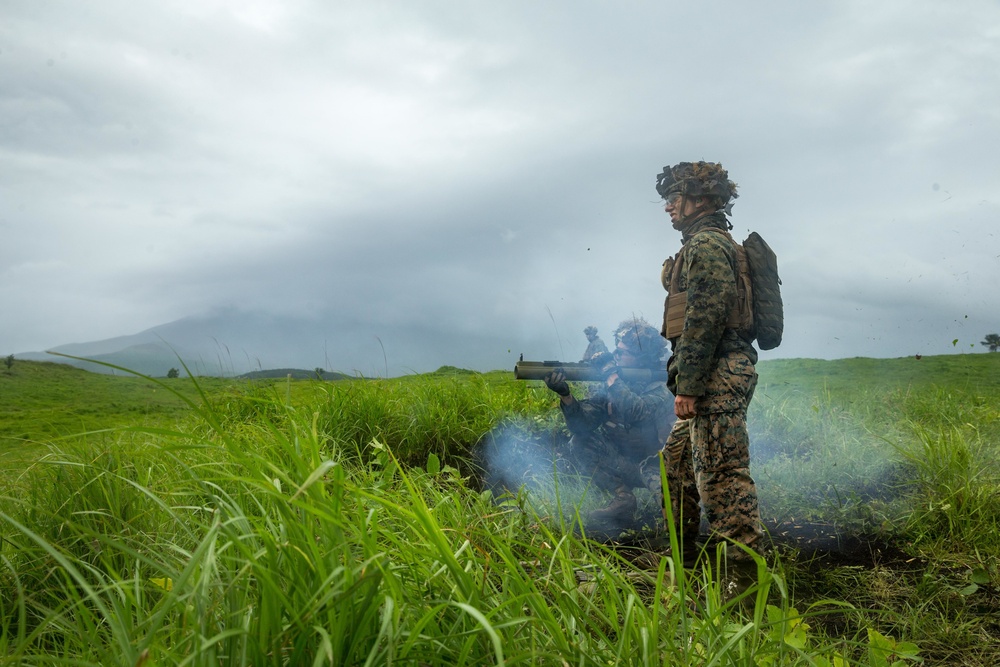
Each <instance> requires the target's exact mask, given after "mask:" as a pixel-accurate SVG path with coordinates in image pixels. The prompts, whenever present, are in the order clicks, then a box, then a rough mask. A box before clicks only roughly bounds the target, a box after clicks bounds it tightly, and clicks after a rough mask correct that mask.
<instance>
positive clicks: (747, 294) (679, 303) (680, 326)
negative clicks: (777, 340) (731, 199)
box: [660, 228, 754, 340]
mask: <svg viewBox="0 0 1000 667" xmlns="http://www.w3.org/2000/svg"><path fill="white" fill-rule="evenodd" d="M709 233H715V234H720V235H722V236H725V237H726V239H728V240H729V243H730V244H731V245H732V246H733V249H734V250H735V252H736V274H735V276H734V277H735V279H736V303H735V304H734V305H733V308H732V310H730V311H729V317H728V318H727V319H726V328H727V329H735V330H736V331H739V332H740V333H743V334H746V335H748V336H749V337H750V339H751V340H752V339H753V338H754V320H753V283H752V281H751V278H750V263H749V261H748V260H747V253H746V250H745V249H744V248H743V246H742V245H740V244H739V243H737V242H736V240H735V239H733V237H732V235H731V234H730V233H729V232H727V231H726V230H724V229H716V228H710V229H703V230H701V231H699V232H698V234H709ZM698 234H696V235H695V236H697V235H698ZM686 247H687V246H682V247H681V249H680V251H678V253H677V254H676V255H674V256H673V257H668V258H667V259H666V260H664V262H663V270H662V271H661V272H660V282H661V283H662V284H663V289H665V290H667V299H666V301H665V302H664V304H663V329H661V330H660V334H661V335H662V336H663V337H664V338H666V339H667V340H673V339H675V338H677V337H679V336H680V335H681V334H682V333H684V316H685V312H686V310H687V290H684V291H681V290H680V277H681V267H682V266H683V261H684V250H685V248H686Z"/></svg>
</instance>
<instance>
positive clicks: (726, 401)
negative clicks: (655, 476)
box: [663, 211, 760, 557]
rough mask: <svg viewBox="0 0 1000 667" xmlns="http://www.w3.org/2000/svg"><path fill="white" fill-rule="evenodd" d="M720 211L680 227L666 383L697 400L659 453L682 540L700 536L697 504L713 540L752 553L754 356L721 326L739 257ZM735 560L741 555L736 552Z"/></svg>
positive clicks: (756, 521)
mask: <svg viewBox="0 0 1000 667" xmlns="http://www.w3.org/2000/svg"><path fill="white" fill-rule="evenodd" d="M728 228H729V222H728V220H727V219H726V216H725V215H724V214H723V213H722V212H721V211H716V212H715V213H711V214H708V215H706V216H704V217H702V218H699V219H697V220H696V221H695V222H693V223H692V224H691V225H690V227H688V228H687V229H684V231H683V238H682V244H683V249H682V250H681V253H680V254H679V256H678V258H677V260H676V261H679V262H681V264H680V268H679V273H678V277H679V281H678V284H677V285H675V286H674V288H675V289H676V290H677V291H686V293H687V303H686V307H685V310H684V329H683V333H682V334H681V335H680V336H677V337H675V338H672V339H671V340H670V344H671V351H672V354H671V357H670V359H669V361H668V362H667V376H668V380H667V384H668V387H669V388H670V390H671V391H672V392H673V393H674V395H686V396H695V397H697V399H696V402H695V408H696V413H697V414H696V416H695V417H693V418H691V419H683V420H678V421H677V422H676V423H675V424H674V427H673V430H672V431H671V433H670V436H669V437H668V438H667V441H666V445H665V446H664V448H663V455H664V459H665V463H666V470H667V482H668V488H669V495H670V508H671V509H672V511H673V514H674V520H675V521H676V525H677V526H678V529H679V530H680V531H682V532H683V533H684V534H685V536H686V537H688V538H689V539H690V538H693V537H694V536H695V535H697V532H698V526H699V523H700V513H699V500H700V502H701V504H702V505H703V507H704V510H705V514H706V518H707V520H708V523H709V526H710V528H711V530H712V531H713V533H714V534H716V535H719V536H722V537H726V538H730V539H732V540H735V541H737V542H741V543H743V544H745V545H747V546H750V547H754V546H755V545H756V544H757V541H758V539H759V538H760V516H759V511H758V507H757V490H756V486H755V484H754V481H753V478H752V477H751V476H750V441H749V436H748V434H747V424H746V411H747V406H748V405H749V403H750V399H751V398H752V397H753V391H754V388H755V387H756V385H757V373H756V371H755V369H754V364H755V363H756V362H757V351H756V350H755V349H754V347H753V345H752V344H751V342H750V341H749V340H747V337H746V336H744V335H742V334H741V333H740V332H737V331H735V330H734V329H731V328H727V326H726V322H727V319H728V316H729V313H730V311H731V310H732V309H733V305H734V303H735V302H736V279H735V274H736V251H735V249H734V247H733V244H732V242H731V241H730V239H729V238H728V236H727V234H726V230H727V229H728ZM734 555H736V556H737V557H738V556H739V554H734Z"/></svg>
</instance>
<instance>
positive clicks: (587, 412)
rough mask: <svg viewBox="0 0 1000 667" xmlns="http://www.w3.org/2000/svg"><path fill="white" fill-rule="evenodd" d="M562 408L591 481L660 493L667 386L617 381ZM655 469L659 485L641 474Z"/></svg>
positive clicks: (668, 419)
mask: <svg viewBox="0 0 1000 667" xmlns="http://www.w3.org/2000/svg"><path fill="white" fill-rule="evenodd" d="M654 331H655V330H654ZM560 407H561V408H562V413H563V416H564V417H565V418H566V426H567V428H569V430H570V433H572V434H573V437H572V446H573V448H574V450H575V452H577V453H578V454H579V455H580V456H579V461H578V465H579V466H580V467H581V470H582V472H584V473H585V474H589V475H591V476H592V479H593V482H594V485H595V486H597V487H599V488H601V489H605V490H608V491H612V490H615V489H617V488H620V487H628V488H630V489H632V488H651V490H653V491H654V492H655V493H660V483H659V459H658V456H657V455H658V454H659V452H660V449H661V447H662V443H663V441H664V439H665V438H666V436H667V434H668V433H669V432H670V426H671V424H672V423H673V420H674V409H673V401H672V399H671V398H670V395H669V394H668V393H667V388H666V385H665V383H664V382H662V381H661V382H649V383H639V384H638V385H633V384H630V383H628V382H625V381H622V380H619V381H618V382H615V383H614V384H612V385H611V386H610V387H602V389H601V390H599V391H598V392H596V393H595V394H594V395H592V396H590V397H588V398H585V399H581V400H575V401H573V402H572V403H569V404H565V403H561V404H560ZM644 461H645V462H646V465H644V466H642V468H643V472H640V466H641V465H642V464H643V462H644ZM651 462H655V463H651ZM653 468H655V469H656V476H655V479H651V478H650V476H649V475H648V474H643V473H644V472H645V471H647V470H651V469H653Z"/></svg>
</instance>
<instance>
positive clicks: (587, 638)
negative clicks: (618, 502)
mask: <svg viewBox="0 0 1000 667" xmlns="http://www.w3.org/2000/svg"><path fill="white" fill-rule="evenodd" d="M373 386H377V385H373ZM311 389H320V391H319V393H318V394H317V396H318V400H317V402H316V403H313V404H310V405H308V406H303V405H301V404H300V405H295V404H294V401H293V400H289V396H290V393H286V394H285V395H284V396H282V395H281V394H280V392H279V393H277V394H275V395H273V396H269V397H268V395H267V394H266V393H265V394H263V395H262V394H261V393H260V392H256V391H254V392H250V393H249V394H248V395H247V396H245V397H244V400H246V401H249V402H251V403H252V404H253V405H254V406H255V411H254V413H253V415H250V416H248V415H247V414H245V413H242V412H240V411H239V410H242V409H243V408H244V407H245V406H240V407H238V409H237V406H236V401H235V400H234V398H233V396H229V395H227V396H222V397H215V398H212V399H210V400H207V401H206V403H204V404H194V405H193V409H194V411H195V412H196V418H195V419H193V420H192V421H191V422H190V423H189V424H187V425H186V427H185V428H180V429H173V430H170V429H160V428H148V427H140V428H135V429H127V430H123V431H121V432H120V433H119V435H118V439H117V440H116V441H114V442H113V443H106V445H105V446H102V447H97V448H94V447H93V446H92V445H91V444H90V443H88V442H87V441H86V440H80V441H77V442H71V441H64V442H61V443H59V444H58V445H55V444H53V445H52V446H51V447H50V448H49V451H47V453H46V454H45V455H44V456H42V457H41V458H40V459H39V460H38V461H37V462H36V463H34V464H33V465H32V466H31V468H30V469H28V470H27V471H25V472H24V473H23V474H22V477H23V478H24V481H25V488H26V492H25V494H24V495H20V496H18V497H7V498H4V499H3V512H2V514H0V519H2V526H3V528H2V530H3V534H2V536H3V542H2V544H3V547H2V551H0V560H2V563H3V573H2V575H0V590H2V596H0V600H2V606H0V661H3V662H8V663H12V664H24V663H43V662H48V663H57V662H64V663H67V664H94V665H98V664H99V665H108V664H126V665H136V664H178V665H220V664H221V665H237V664H238V665H244V664H254V665H258V664H261V665H263V664H273V665H299V664H314V665H320V664H368V665H375V664H429V665H482V664H504V665H514V664H530V665H534V664H555V665H563V664H573V665H597V664H602V665H606V664H635V665H653V664H656V665H663V664H681V665H706V664H747V665H751V664H759V665H797V664H802V665H806V664H818V665H840V664H853V663H852V662H851V661H852V660H854V659H855V658H856V659H858V660H869V661H870V660H872V659H874V658H872V656H879V655H883V653H884V651H883V653H879V651H882V649H881V648H879V646H881V644H878V643H877V642H876V641H874V640H873V639H872V638H871V637H870V636H868V635H867V634H866V635H864V636H861V635H859V636H857V637H850V638H846V639H843V638H837V639H834V640H828V639H826V638H824V637H823V636H821V635H819V634H816V633H813V632H812V631H811V630H810V628H809V626H808V623H807V622H806V619H807V615H803V614H800V613H799V612H798V611H796V610H795V609H794V608H793V607H792V606H791V604H790V601H789V598H788V595H787V591H786V590H785V588H784V586H783V583H782V577H781V574H780V573H778V572H774V571H772V570H770V569H769V568H768V567H767V565H766V564H765V563H764V562H763V561H762V560H760V559H758V560H757V561H756V562H755V564H754V566H753V569H754V571H753V572H752V573H751V574H752V577H751V578H750V579H748V580H747V581H746V582H745V586H746V587H745V588H737V589H735V591H734V590H733V589H732V584H733V582H732V579H731V576H730V575H731V573H730V572H729V571H728V567H727V565H726V561H725V559H724V558H722V556H721V555H719V554H709V555H708V557H707V559H706V561H705V564H704V566H703V567H702V568H700V569H699V570H697V571H685V570H684V569H683V567H682V564H681V563H680V561H679V559H671V558H664V559H661V560H660V563H659V568H658V570H657V571H650V572H647V571H644V570H638V569H636V568H635V567H633V566H631V565H630V564H629V563H627V562H626V561H624V560H622V559H621V558H620V557H619V556H618V555H617V554H616V553H615V552H614V551H613V550H611V549H608V548H605V547H603V546H600V545H596V544H594V543H590V542H587V541H584V540H581V539H579V538H577V537H575V536H574V534H573V533H572V532H568V533H563V532H560V531H559V530H558V527H556V526H553V525H549V524H547V523H545V522H544V521H541V520H539V518H538V517H537V516H536V515H534V514H533V513H532V512H531V511H530V510H528V509H527V508H526V505H525V503H523V502H521V500H522V499H519V498H518V497H517V496H516V495H515V496H511V497H508V498H501V499H497V498H494V497H492V495H491V494H490V493H489V492H478V491H476V490H474V489H473V488H471V487H470V486H469V485H468V484H467V483H466V482H465V480H464V479H463V477H462V476H461V474H460V473H459V472H458V470H457V469H456V468H454V467H452V466H449V465H447V464H442V462H441V459H440V457H439V456H438V454H437V453H436V452H435V451H434V448H433V447H427V448H425V449H424V451H423V457H424V462H423V464H422V465H421V466H420V467H412V466H406V465H402V464H401V461H400V457H399V456H397V455H396V453H395V451H394V449H393V447H392V446H390V445H389V444H388V443H387V442H386V440H385V439H384V438H382V437H374V435H375V434H373V433H365V434H364V436H363V437H360V438H359V436H358V435H357V434H356V432H355V431H351V430H348V431H346V432H348V433H352V434H354V435H352V436H351V437H350V438H344V437H343V435H342V434H337V435H334V434H332V433H331V432H329V431H327V430H326V425H328V424H330V423H332V422H330V421H324V420H325V419H326V420H328V419H329V416H328V413H326V412H324V411H325V410H328V409H329V406H330V404H331V403H330V402H331V400H332V399H331V398H330V396H329V395H328V388H327V387H314V388H311ZM344 389H345V390H346V391H348V392H351V391H355V390H356V389H355V387H353V386H352V387H345V388H344ZM432 391H441V390H440V389H434V390H432ZM513 391H523V390H520V389H515V390H513ZM378 395H379V396H380V397H381V398H382V399H383V400H384V401H386V402H387V404H389V405H395V404H396V403H397V402H398V401H399V400H401V399H400V395H395V394H393V392H378ZM206 398H208V397H206ZM367 398H368V400H369V401H372V400H375V399H374V398H373V396H368V397H367ZM352 400H357V396H354V397H353V398H351V397H348V398H343V399H337V401H338V402H337V403H336V404H335V405H337V406H343V405H349V404H350V401H352ZM340 401H346V403H341V402H340ZM366 406H367V404H366ZM227 410H235V411H230V412H227ZM364 410H365V411H366V412H365V414H368V415H371V414H373V412H372V410H375V411H380V410H381V408H378V407H376V408H372V407H370V406H367V407H365V408H364ZM402 412H406V411H405V410H403V411H402ZM378 413H379V414H383V413H382V412H378ZM386 414H400V413H391V411H390V412H388V413H386ZM235 415H242V416H241V417H240V418H239V419H236V418H235ZM251 417H252V418H251ZM355 417H356V415H355ZM439 418H441V417H440V416H435V417H433V419H439ZM445 418H449V419H454V417H445ZM343 419H344V421H348V422H349V423H350V422H351V419H348V418H343ZM355 422H356V420H355ZM411 423H413V424H416V423H419V421H418V420H417V421H412V422H411ZM348 428H350V427H348ZM457 431H458V432H461V431H462V429H460V428H459V429H457ZM392 432H393V431H392V429H386V430H384V431H381V432H380V434H381V435H386V434H389V433H392ZM370 436H371V437H370ZM369 437H370V439H368V440H367V441H365V440H364V438H369ZM406 443H407V441H406V440H401V441H400V444H401V445H403V446H404V447H405V445H406ZM411 455H415V454H413V453H412V451H411ZM674 540H676V535H674ZM678 552H679V550H678ZM727 577H729V578H728V579H727ZM727 582H728V583H727ZM828 604H831V603H828V602H818V603H817V608H820V607H823V606H824V605H828ZM873 637H882V639H881V640H879V641H882V640H885V641H889V640H888V639H886V638H884V637H883V636H882V635H880V634H876V635H873ZM909 650H910V648H909V645H899V646H897V647H895V648H893V649H891V650H890V651H889V653H894V654H896V655H906V653H907V651H909ZM886 655H888V654H886ZM864 664H881V663H878V662H869V663H864Z"/></svg>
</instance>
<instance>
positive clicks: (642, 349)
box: [615, 317, 667, 368]
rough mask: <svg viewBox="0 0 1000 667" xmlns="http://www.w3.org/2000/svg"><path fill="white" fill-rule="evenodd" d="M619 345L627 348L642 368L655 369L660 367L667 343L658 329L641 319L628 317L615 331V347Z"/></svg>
mask: <svg viewBox="0 0 1000 667" xmlns="http://www.w3.org/2000/svg"><path fill="white" fill-rule="evenodd" d="M619 343H621V344H622V345H624V346H625V347H626V348H628V351H629V352H631V353H632V354H633V356H635V357H637V358H638V359H639V361H640V363H641V364H642V365H643V366H648V367H650V368H656V367H659V366H661V365H662V360H663V353H664V351H665V350H666V348H667V341H666V340H665V339H664V338H663V336H661V335H660V331H659V329H656V328H654V327H653V326H652V325H651V324H650V323H649V322H647V321H646V320H644V319H643V318H641V317H630V318H629V319H627V320H623V321H622V323H621V324H619V325H618V328H616V329H615V345H616V346H617V345H618V344H619Z"/></svg>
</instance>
